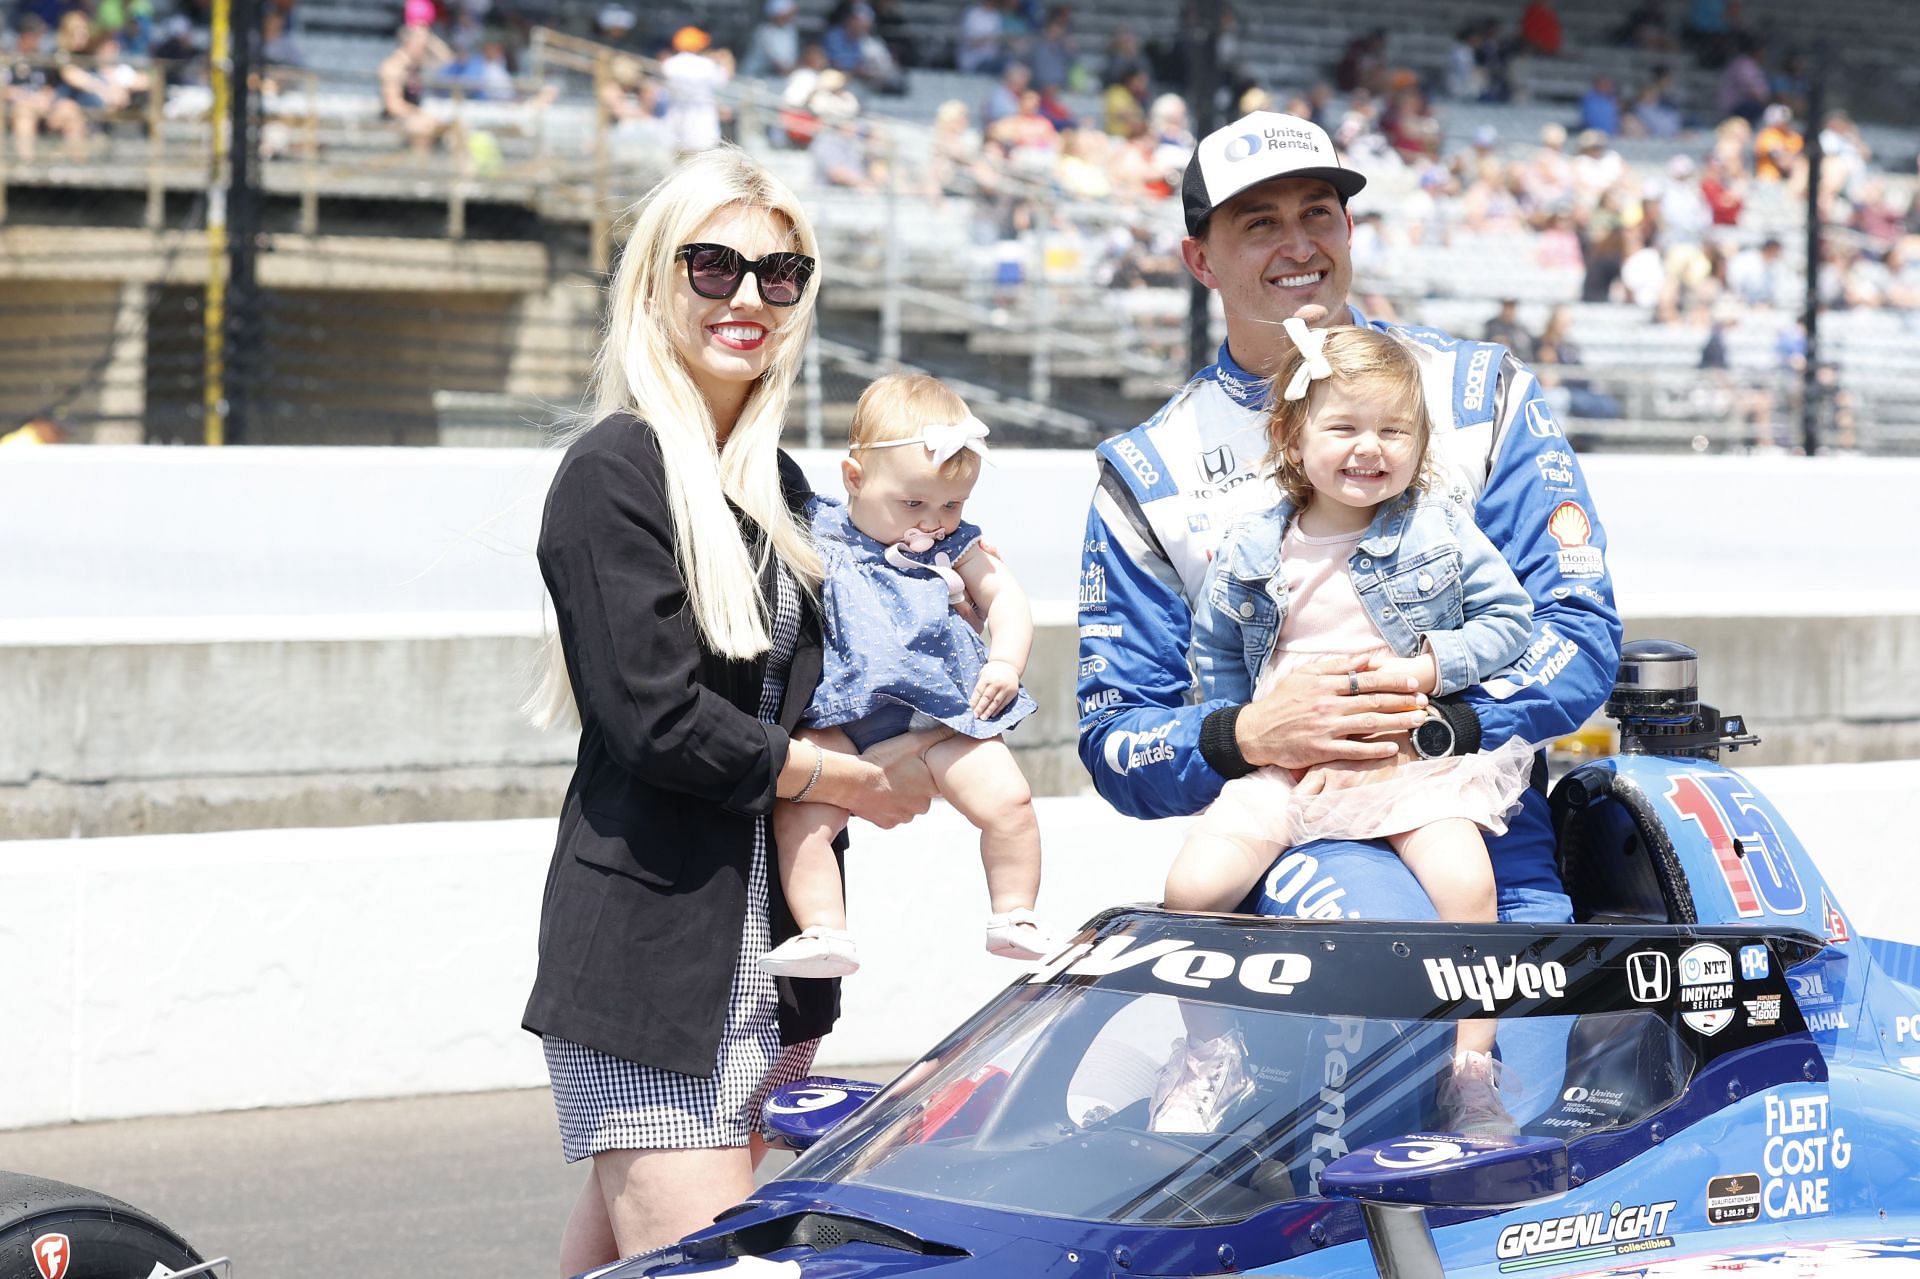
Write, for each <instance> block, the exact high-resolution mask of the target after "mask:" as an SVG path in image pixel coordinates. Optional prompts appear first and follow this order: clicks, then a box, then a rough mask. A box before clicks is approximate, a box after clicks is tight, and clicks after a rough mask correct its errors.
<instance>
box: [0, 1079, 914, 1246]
mask: <svg viewBox="0 0 1920 1279" xmlns="http://www.w3.org/2000/svg"><path fill="white" fill-rule="evenodd" d="M844 1073H846V1074H850V1075H861V1076H863V1077H870V1078H882V1079H884V1078H891V1077H892V1076H893V1075H894V1074H896V1073H898V1072H897V1068H885V1067H883V1068H878V1069H875V1070H872V1071H865V1070H848V1071H845V1072H844ZM782 1158H783V1157H782V1156H773V1157H771V1158H770V1159H769V1160H768V1164H769V1166H771V1165H773V1164H774V1163H775V1161H777V1160H781V1159H782ZM0 1168H7V1169H12V1170H15V1171H19V1172H29V1173H34V1174H37V1175H39V1176H42V1177H52V1178H54V1179H56V1180H59V1181H67V1182H72V1183H74V1184H76V1185H81V1186H87V1187H90V1188H92V1189H95V1190H103V1191H105V1192H107V1193H108V1194H111V1195H114V1196H117V1197H118V1198H121V1199H124V1200H126V1201H127V1202H129V1203H131V1204H134V1205H135V1206H137V1207H140V1208H144V1209H145V1210H147V1211H148V1212H150V1213H152V1214H153V1215H155V1216H157V1217H159V1218H160V1220H162V1221H164V1222H166V1223H167V1224H168V1225H169V1226H172V1227H173V1228H174V1229H175V1230H177V1231H179V1232H180V1233H181V1234H182V1235H184V1236H185V1237H186V1239H187V1241H188V1242H189V1243H191V1244H192V1245H193V1246H194V1247H195V1248H197V1249H198V1250H199V1251H200V1253H201V1254H202V1255H203V1256H207V1257H215V1256H221V1255H225V1256H229V1257H231V1258H233V1267H232V1272H231V1273H232V1279H320V1277H322V1276H345V1275H394V1276H405V1277H406V1279H554V1277H555V1276H556V1274H557V1268H556V1262H557V1256H558V1249H559V1241H560V1228H561V1225H562V1224H563V1223H564V1222H565V1220H566V1216H567V1213H568V1211H569V1210H570V1209H571V1208H572V1207H573V1201H574V1198H575V1196H577V1195H578V1194H579V1192H580V1184H581V1180H582V1178H583V1176H584V1175H585V1174H584V1171H583V1167H582V1168H577V1167H569V1166H568V1165H567V1164H565V1163H564V1162H563V1161H562V1160H561V1158H560V1138H559V1135H558V1131H557V1130H556V1128H555V1125H554V1117H553V1102H552V1099H551V1098H550V1097H549V1096H548V1094H547V1091H546V1090H545V1089H544V1088H542V1089H531V1090H524V1091H517V1092H494V1093H470V1094H463V1095H457V1096H441V1097H414V1098H403V1099H398V1100H391V1101H361V1102H343V1103H339V1104H336V1105H328V1106H303V1107H296V1108H291V1109H286V1110H248V1111H232V1112H226V1113H221V1114H210V1115H187V1116H173V1117H166V1118H155V1119H126V1120H116V1121H112V1122H103V1123H90V1124H65V1125H61V1126H58V1127H53V1128H35V1129H27V1130H24V1131H15V1132H0ZM771 1170H772V1169H771V1167H769V1171H771Z"/></svg>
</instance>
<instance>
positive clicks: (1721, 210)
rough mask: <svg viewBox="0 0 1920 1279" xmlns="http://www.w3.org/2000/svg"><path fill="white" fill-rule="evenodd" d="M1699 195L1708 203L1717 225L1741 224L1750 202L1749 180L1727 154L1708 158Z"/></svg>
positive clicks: (1701, 178)
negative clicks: (1748, 192) (1748, 201)
mask: <svg viewBox="0 0 1920 1279" xmlns="http://www.w3.org/2000/svg"><path fill="white" fill-rule="evenodd" d="M1700 197H1701V198H1702V199H1703V200H1705V201H1706V202H1707V208H1708V209H1709V210H1710V211H1711V212H1712V214H1713V225H1715V226H1738V225H1739V224H1740V213H1741V211H1742V210H1743V209H1744V208H1745V207H1746V203H1747V179H1746V176H1745V175H1744V174H1742V173H1741V172H1740V171H1739V170H1737V169H1736V168H1734V167H1733V165H1732V164H1731V162H1729V161H1728V160H1727V159H1726V158H1725V157H1724V156H1721V155H1717V154H1716V155H1712V156H1709V157H1708V158H1707V169H1706V172H1705V173H1704V174H1702V175H1701V177H1700Z"/></svg>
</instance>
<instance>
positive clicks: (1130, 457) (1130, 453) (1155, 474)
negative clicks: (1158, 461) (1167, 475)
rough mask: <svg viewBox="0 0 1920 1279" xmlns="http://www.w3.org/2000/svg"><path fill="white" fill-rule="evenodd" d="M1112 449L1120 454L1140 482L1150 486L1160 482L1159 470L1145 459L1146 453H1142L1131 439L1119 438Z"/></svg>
mask: <svg viewBox="0 0 1920 1279" xmlns="http://www.w3.org/2000/svg"><path fill="white" fill-rule="evenodd" d="M1113 451H1114V452H1115V453H1118V454H1119V455H1120V460H1121V461H1122V462H1125V463H1126V464H1127V467H1128V469H1130V470H1131V471H1132V472H1133V477H1134V478H1135V479H1136V480H1139V481H1140V483H1141V484H1143V485H1145V486H1147V487H1148V488H1151V487H1153V486H1154V485H1155V484H1158V483H1159V482H1160V472H1159V470H1157V469H1156V468H1155V467H1154V465H1153V463H1151V462H1149V461H1147V455H1146V454H1145V453H1142V452H1141V451H1140V446H1139V445H1138V444H1135V443H1134V442H1133V441H1132V440H1121V441H1120V442H1119V443H1118V444H1116V445H1114V446H1113Z"/></svg>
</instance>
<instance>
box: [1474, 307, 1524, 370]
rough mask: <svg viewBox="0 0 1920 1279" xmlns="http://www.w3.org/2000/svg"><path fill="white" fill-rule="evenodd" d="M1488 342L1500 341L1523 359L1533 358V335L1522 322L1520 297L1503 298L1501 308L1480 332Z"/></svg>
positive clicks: (1483, 339) (1481, 336)
mask: <svg viewBox="0 0 1920 1279" xmlns="http://www.w3.org/2000/svg"><path fill="white" fill-rule="evenodd" d="M1480 338H1481V340H1482V341H1486V342H1498V343H1500V345H1502V346H1504V347H1506V348H1508V349H1509V350H1511V351H1512V352H1513V353H1514V354H1515V355H1517V356H1519V357H1520V358H1521V359H1523V360H1531V359H1533V335H1532V334H1530V333H1528V332H1527V329H1526V326H1525V325H1524V324H1522V323H1521V322H1520V299H1519V298H1501V299H1500V309H1499V310H1498V311H1496V312H1494V314H1493V318H1492V319H1490V320H1488V321H1487V325H1486V328H1484V329H1482V330H1481V332H1480Z"/></svg>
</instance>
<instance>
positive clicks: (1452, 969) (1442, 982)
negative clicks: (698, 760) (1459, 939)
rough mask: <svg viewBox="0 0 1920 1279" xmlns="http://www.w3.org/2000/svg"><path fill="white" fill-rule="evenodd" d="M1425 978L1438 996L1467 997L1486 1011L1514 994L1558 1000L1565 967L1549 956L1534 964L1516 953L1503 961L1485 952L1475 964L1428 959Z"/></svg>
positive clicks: (1564, 989) (1564, 987)
mask: <svg viewBox="0 0 1920 1279" xmlns="http://www.w3.org/2000/svg"><path fill="white" fill-rule="evenodd" d="M1426 965H1427V981H1428V982H1429V983H1431V984H1432V986H1433V993H1434V994H1436V995H1438V996H1439V997H1440V998H1442V999H1446V1000H1460V999H1471V1000H1473V1001H1474V1002H1475V1003H1477V1004H1479V1005H1480V1006H1481V1007H1482V1008H1484V1009H1486V1010H1487V1011H1488V1012H1492V1011H1493V1008H1494V1005H1495V1004H1497V1003H1499V1002H1500V1001H1502V1000H1507V999H1512V998H1513V997H1514V996H1515V995H1516V994H1518V995H1523V996H1525V997H1526V998H1528V999H1543V998H1544V999H1558V998H1560V997H1561V996H1562V995H1564V994H1566V993H1567V970H1566V969H1565V968H1563V967H1561V966H1560V965H1559V964H1557V963H1555V962H1554V961H1553V960H1551V959H1549V960H1548V961H1547V962H1546V963H1544V964H1535V963H1531V962H1529V961H1527V960H1523V959H1521V958H1519V957H1518V956H1509V957H1508V958H1507V959H1506V960H1505V961H1504V962H1502V961H1501V960H1498V959H1495V958H1494V957H1493V956H1491V955H1489V956H1487V957H1486V958H1485V959H1483V960H1481V961H1480V962H1479V963H1477V964H1456V963H1454V962H1453V961H1452V960H1451V959H1429V960H1427V961H1426Z"/></svg>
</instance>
